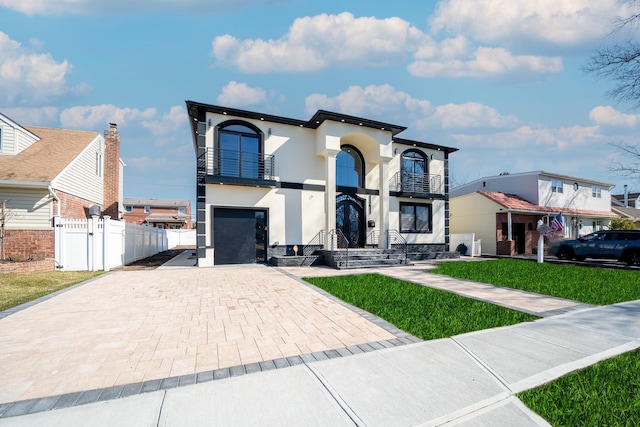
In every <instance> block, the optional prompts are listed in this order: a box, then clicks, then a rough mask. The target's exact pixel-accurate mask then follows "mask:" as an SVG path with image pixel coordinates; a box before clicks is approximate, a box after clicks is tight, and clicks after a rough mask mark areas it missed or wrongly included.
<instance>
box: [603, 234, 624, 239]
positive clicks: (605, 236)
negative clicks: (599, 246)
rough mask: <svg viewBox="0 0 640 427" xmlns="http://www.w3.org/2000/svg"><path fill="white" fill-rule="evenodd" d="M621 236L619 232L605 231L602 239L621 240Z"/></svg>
mask: <svg viewBox="0 0 640 427" xmlns="http://www.w3.org/2000/svg"><path fill="white" fill-rule="evenodd" d="M622 238H623V237H622V236H621V235H620V234H619V233H607V234H605V235H604V240H607V241H610V240H621V239H622Z"/></svg>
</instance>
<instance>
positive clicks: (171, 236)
mask: <svg viewBox="0 0 640 427" xmlns="http://www.w3.org/2000/svg"><path fill="white" fill-rule="evenodd" d="M167 240H168V241H169V244H168V247H169V249H171V248H175V247H176V246H193V247H195V246H196V230H195V228H192V229H190V230H167Z"/></svg>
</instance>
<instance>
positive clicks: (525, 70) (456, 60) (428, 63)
mask: <svg viewBox="0 0 640 427" xmlns="http://www.w3.org/2000/svg"><path fill="white" fill-rule="evenodd" d="M463 53H464V51H463V50H462V46H458V49H456V50H455V52H452V50H451V49H450V50H447V51H444V52H443V53H442V54H438V53H437V52H434V51H431V52H428V53H427V52H425V50H421V51H419V52H418V54H417V55H416V56H417V57H418V58H420V57H426V56H427V55H429V56H431V57H433V58H434V60H417V61H415V62H413V63H411V64H409V66H408V67H407V69H408V70H409V73H411V74H412V75H414V76H417V77H437V76H443V77H472V78H487V77H501V76H505V75H507V76H511V77H516V76H519V77H518V78H520V79H522V78H523V76H529V75H532V74H533V75H541V74H548V73H558V72H560V71H562V69H563V65H562V59H561V58H560V57H545V56H533V55H513V54H511V52H509V51H508V50H506V49H504V48H491V47H479V48H477V49H476V50H475V51H474V52H473V54H471V55H469V56H466V55H465V57H464V58H461V57H460V56H462V55H461V54H463ZM455 54H458V55H460V56H458V57H456V56H455Z"/></svg>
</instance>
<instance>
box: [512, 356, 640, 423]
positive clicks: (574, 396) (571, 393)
mask: <svg viewBox="0 0 640 427" xmlns="http://www.w3.org/2000/svg"><path fill="white" fill-rule="evenodd" d="M639 372H640V351H638V350H636V351H632V352H630V353H625V354H622V355H620V356H616V357H613V358H611V359H608V360H605V361H602V362H600V363H597V364H595V365H593V366H590V367H588V368H585V369H583V370H580V371H576V372H573V373H571V374H569V375H566V376H564V377H562V378H559V379H557V380H555V381H553V382H551V383H549V384H546V385H544V386H542V387H539V388H535V389H531V390H527V391H524V392H521V393H519V394H518V397H519V398H520V400H522V401H523V402H524V404H525V405H527V406H528V407H529V408H531V409H532V410H533V411H535V412H537V413H538V414H539V415H540V416H541V417H543V418H545V419H546V420H547V421H548V422H549V423H550V424H551V425H554V426H593V427H596V426H597V427H601V426H629V427H631V426H638V425H640V376H639V375H638V373H639Z"/></svg>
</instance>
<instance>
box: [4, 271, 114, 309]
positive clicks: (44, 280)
mask: <svg viewBox="0 0 640 427" xmlns="http://www.w3.org/2000/svg"><path fill="white" fill-rule="evenodd" d="M102 273H103V272H102V271H99V272H95V271H65V272H62V271H52V272H47V273H19V274H18V273H15V274H14V273H11V274H0V311H2V310H6V309H8V308H11V307H15V306H17V305H20V304H24V303H25V302H29V301H33V300H34V299H37V298H40V297H41V296H44V295H47V294H50V293H52V292H55V291H57V290H60V289H63V288H66V287H68V286H71V285H75V284H76V283H80V282H83V281H85V280H88V279H91V278H92V277H95V276H98V275H100V274H102Z"/></svg>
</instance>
